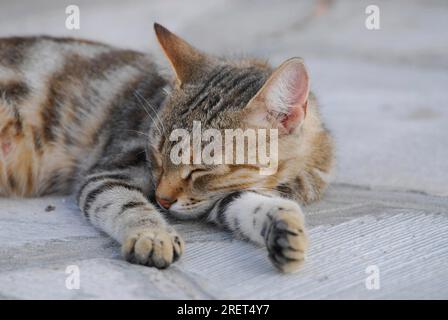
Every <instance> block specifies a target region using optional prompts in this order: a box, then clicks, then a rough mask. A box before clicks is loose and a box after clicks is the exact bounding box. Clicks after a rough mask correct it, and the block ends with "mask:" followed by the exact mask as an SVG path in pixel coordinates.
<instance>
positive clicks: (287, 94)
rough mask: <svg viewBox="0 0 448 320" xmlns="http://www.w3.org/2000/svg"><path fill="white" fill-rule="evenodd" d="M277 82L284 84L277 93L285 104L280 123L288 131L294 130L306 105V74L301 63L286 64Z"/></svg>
mask: <svg viewBox="0 0 448 320" xmlns="http://www.w3.org/2000/svg"><path fill="white" fill-rule="evenodd" d="M279 80H280V81H279V84H280V85H282V86H284V88H282V89H281V90H279V93H281V94H282V95H283V97H282V100H283V101H284V102H285V103H286V104H287V106H286V107H287V113H286V115H285V116H284V117H283V118H282V120H281V124H282V126H283V127H284V128H285V129H286V131H287V132H288V133H290V132H291V131H292V130H294V129H295V128H296V127H297V126H298V125H299V124H300V123H301V122H302V121H303V119H304V118H305V116H306V109H307V105H308V103H307V102H308V91H309V89H308V85H309V84H308V75H307V73H306V70H305V68H304V66H303V64H302V63H299V64H296V63H291V65H289V66H286V68H285V70H283V72H282V74H280V79H279Z"/></svg>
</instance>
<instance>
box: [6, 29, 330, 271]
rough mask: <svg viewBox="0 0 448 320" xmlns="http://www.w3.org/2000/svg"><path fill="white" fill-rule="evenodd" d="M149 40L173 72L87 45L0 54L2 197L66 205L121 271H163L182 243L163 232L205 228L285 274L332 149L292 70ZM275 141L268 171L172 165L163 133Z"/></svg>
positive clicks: (302, 73) (299, 249)
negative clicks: (106, 242)
mask: <svg viewBox="0 0 448 320" xmlns="http://www.w3.org/2000/svg"><path fill="white" fill-rule="evenodd" d="M154 29H155V33H156V36H157V39H158V41H159V44H160V46H161V48H162V49H163V52H164V55H165V56H166V58H167V59H168V61H169V63H170V65H171V67H172V69H173V71H174V77H173V79H169V77H167V76H162V75H161V73H160V72H159V71H158V69H157V66H156V65H155V64H154V62H153V61H152V58H151V57H150V56H149V55H147V54H143V53H139V52H135V51H131V50H122V49H117V48H113V47H111V46H108V45H105V44H101V43H96V42H92V41H87V40H78V39H71V38H55V37H49V36H37V37H10V38H4V39H1V40H0V196H3V197H5V196H19V197H36V196H45V195H49V194H73V195H75V197H76V201H77V203H78V204H79V207H80V210H81V212H82V214H83V215H84V217H85V218H86V219H87V220H89V221H90V222H91V223H92V224H93V225H94V226H95V227H97V228H99V229H100V230H102V231H104V232H106V233H107V234H108V235H110V236H111V237H113V238H114V239H115V240H116V241H118V242H119V243H120V244H121V248H122V249H121V250H122V254H123V257H124V258H125V259H126V260H127V261H129V262H132V263H136V264H142V265H147V266H154V267H156V268H160V269H162V268H166V267H168V266H169V265H170V264H172V263H173V262H175V261H177V260H178V259H179V257H180V256H181V255H182V253H183V251H184V241H183V239H182V238H181V236H180V235H179V234H178V233H177V232H176V231H175V230H174V229H173V227H171V226H170V225H169V224H168V223H167V222H166V219H165V218H164V215H166V214H172V215H174V216H175V217H177V218H179V219H190V218H191V219H204V220H205V221H208V222H211V223H214V224H216V225H217V226H220V227H222V228H224V229H227V230H229V231H231V232H233V233H234V234H235V235H237V236H239V237H242V238H245V239H247V240H249V241H252V242H254V243H257V244H260V245H262V246H265V247H266V248H267V252H268V257H269V259H270V261H271V262H272V264H273V265H274V266H275V267H276V268H277V269H279V270H280V271H283V272H292V271H295V270H297V269H298V268H299V266H300V265H301V264H302V263H303V261H304V258H305V254H306V250H307V246H308V240H307V232H306V230H305V221H304V215H303V212H302V209H301V205H303V204H308V203H310V202H312V201H315V200H317V199H319V198H320V197H321V195H322V193H323V192H324V190H325V187H326V186H327V184H328V182H329V176H330V174H331V172H332V168H333V163H334V156H333V142H332V138H331V136H330V134H329V132H328V130H327V129H326V128H325V126H324V125H323V123H322V121H321V118H320V115H319V111H318V106H317V101H316V98H315V96H314V95H313V94H312V93H311V92H310V89H309V76H308V73H307V70H306V68H305V65H304V62H303V60H302V59H300V58H292V59H289V60H287V61H285V62H284V63H282V64H281V65H280V66H279V67H277V68H272V67H271V66H270V65H269V64H268V63H267V62H265V61H261V60H258V59H247V58H244V59H238V58H234V59H228V58H224V57H216V56H212V55H209V54H206V53H204V52H202V51H200V50H198V49H196V48H195V47H193V46H192V45H190V44H189V43H187V42H186V41H185V40H183V39H181V38H180V37H179V36H177V35H175V34H174V33H172V32H170V31H169V30H168V29H166V28H165V27H163V26H161V25H159V24H157V23H156V24H154ZM193 121H201V123H202V125H203V127H204V128H216V129H218V130H224V129H226V128H266V129H277V130H278V157H279V159H278V169H277V172H276V173H275V174H273V175H260V174H259V172H258V168H257V166H256V165H244V164H240V165H232V164H221V165H202V164H192V165H183V164H181V165H174V164H173V163H172V162H171V160H170V148H171V147H172V145H173V142H172V141H170V140H169V135H170V132H171V131H172V130H174V129H175V128H187V129H191V125H192V122H193Z"/></svg>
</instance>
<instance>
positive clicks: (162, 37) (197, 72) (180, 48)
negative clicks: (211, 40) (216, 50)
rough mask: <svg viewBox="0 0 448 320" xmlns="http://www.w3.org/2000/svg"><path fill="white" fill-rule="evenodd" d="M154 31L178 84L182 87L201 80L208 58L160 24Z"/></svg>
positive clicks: (155, 25) (156, 24)
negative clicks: (184, 84)
mask: <svg viewBox="0 0 448 320" xmlns="http://www.w3.org/2000/svg"><path fill="white" fill-rule="evenodd" d="M154 31H155V33H156V37H157V40H158V41H159V43H160V46H161V47H162V49H163V52H164V53H165V56H166V57H167V59H168V61H169V62H170V64H171V66H172V67H173V70H174V72H175V74H176V79H177V83H178V84H179V85H181V84H183V83H187V82H192V81H194V80H196V79H198V78H200V76H201V73H202V70H203V66H204V65H205V64H206V63H207V56H206V55H205V54H204V53H202V52H201V51H199V50H197V49H196V48H194V47H193V46H192V45H190V44H189V43H187V42H186V41H185V40H183V39H181V38H180V37H179V36H177V35H175V34H174V33H172V32H171V31H169V30H168V29H167V28H165V27H163V26H161V25H160V24H158V23H154Z"/></svg>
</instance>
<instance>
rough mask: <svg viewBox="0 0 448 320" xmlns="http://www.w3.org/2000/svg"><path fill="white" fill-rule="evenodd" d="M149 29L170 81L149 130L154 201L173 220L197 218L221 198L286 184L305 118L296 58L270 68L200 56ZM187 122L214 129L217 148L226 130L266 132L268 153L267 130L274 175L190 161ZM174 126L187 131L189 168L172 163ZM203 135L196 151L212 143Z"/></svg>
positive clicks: (303, 78) (302, 75) (303, 74)
mask: <svg viewBox="0 0 448 320" xmlns="http://www.w3.org/2000/svg"><path fill="white" fill-rule="evenodd" d="M155 31H156V35H157V38H158V40H159V42H160V45H161V47H162V49H163V51H164V53H165V56H166V57H167V59H168V61H169V62H170V64H171V66H172V68H173V70H174V73H175V76H176V80H175V84H174V85H173V87H172V89H171V91H170V92H169V93H168V96H167V98H166V101H165V103H164V106H163V107H162V108H161V111H160V113H159V114H158V117H157V119H158V120H157V121H156V122H155V123H154V125H153V127H152V129H151V136H152V137H153V138H152V139H151V141H150V144H151V145H150V149H151V151H150V152H149V153H150V161H151V162H152V166H153V172H154V181H155V186H156V198H157V200H158V202H159V204H160V205H161V206H163V207H165V208H166V209H169V210H170V211H171V212H172V213H173V214H175V215H176V216H178V217H181V218H192V217H197V216H198V215H200V214H202V213H203V212H205V211H206V210H207V209H209V208H210V207H211V206H212V205H213V203H214V202H215V201H217V200H218V199H220V198H222V197H223V196H225V195H226V194H228V193H231V192H234V191H237V190H246V189H257V190H269V189H273V188H275V187H276V186H277V185H278V184H279V181H281V180H282V179H283V180H284V179H286V177H285V175H288V174H293V173H288V172H285V171H287V168H286V167H287V166H286V165H285V163H286V161H290V160H291V159H294V158H295V157H297V152H298V150H299V144H300V136H301V134H302V133H301V132H302V131H303V129H304V128H303V124H304V122H305V119H306V118H308V117H309V116H308V115H307V106H308V100H309V99H308V94H309V80H308V74H307V71H306V69H305V66H304V64H303V61H302V60H301V59H299V58H292V59H289V60H287V61H286V62H284V63H283V64H281V65H280V66H279V67H278V68H276V69H272V68H271V67H270V66H269V65H268V64H267V63H264V62H260V61H259V60H255V59H234V60H230V59H225V58H218V57H214V56H211V55H207V54H205V53H203V52H201V51H199V50H197V49H195V48H194V47H192V46H191V45H190V44H188V43H187V42H186V41H184V40H182V39H181V38H179V37H178V36H176V35H175V34H173V33H171V32H170V31H168V30H167V29H165V28H164V27H162V26H160V25H158V24H155ZM194 123H195V124H196V129H197V125H198V124H200V126H201V132H202V133H204V131H206V130H207V129H216V130H217V131H219V132H220V133H221V134H222V138H223V140H222V147H223V148H224V147H225V143H226V142H225V140H224V137H225V130H226V129H227V130H228V129H241V130H243V131H245V130H246V129H253V130H254V131H255V134H256V136H257V137H258V136H259V132H260V131H258V129H264V130H265V131H266V130H268V131H267V132H266V136H267V138H266V139H265V141H267V149H268V150H267V153H269V150H270V149H269V148H270V147H271V145H274V143H271V142H270V139H275V137H274V136H271V135H270V131H269V130H270V129H275V131H276V132H277V138H278V139H277V140H278V142H277V143H278V151H277V150H274V153H275V154H271V155H269V156H270V157H271V159H270V160H271V161H274V160H278V161H276V163H275V166H276V167H275V168H274V170H275V171H273V172H272V174H261V172H260V168H261V167H263V166H264V167H266V164H264V165H262V164H260V163H256V164H253V163H250V164H249V163H245V164H237V163H235V162H234V163H227V164H226V163H222V164H215V163H212V164H210V163H204V162H203V161H202V162H201V163H194V160H195V159H194V155H193V154H194V153H195V151H194V147H193V144H194V143H195V142H194V137H193V132H192V130H193V124H194ZM176 129H177V133H179V132H184V133H185V132H187V133H189V134H190V138H191V140H189V142H191V143H188V145H189V146H190V155H189V156H188V159H187V160H190V161H189V163H185V162H183V163H180V164H178V163H175V162H176V161H173V148H175V147H177V148H178V147H179V141H180V138H179V135H176V136H177V138H178V139H179V140H177V139H176V141H171V140H172V139H170V137H171V138H172V137H173V136H172V134H173V132H176V131H175V130H176ZM179 129H181V131H179ZM182 130H183V131H182ZM202 138H203V139H204V140H205V141H202V142H200V145H201V148H202V149H200V151H199V152H203V151H204V149H203V148H204V147H205V145H207V141H212V140H213V138H212V139H210V140H208V139H207V137H205V138H204V137H203V136H202ZM208 138H210V137H208ZM214 138H216V137H214ZM196 141H197V140H196ZM259 141H260V140H259ZM196 146H198V145H196ZM227 147H228V146H227ZM255 148H256V149H258V148H259V145H258V144H256V145H255ZM176 150H177V151H178V149H176ZM222 150H223V151H222V152H223V154H224V152H225V150H224V149H222ZM245 151H246V153H247V152H248V149H247V145H246V147H245ZM257 151H258V150H256V152H257ZM181 153H182V152H181ZM236 153H237V152H235V153H234V155H233V156H234V158H235V157H236ZM211 154H212V155H215V154H214V153H213V152H212V153H211ZM196 155H197V154H196ZM274 157H277V159H274ZM223 159H224V158H223ZM297 161H300V160H297ZM177 162H178V161H177ZM196 162H198V157H197V158H196ZM223 162H225V161H223ZM246 162H247V161H246ZM272 164H273V162H272V163H271V165H272ZM290 167H291V166H290ZM292 167H294V166H292ZM291 170H294V168H291Z"/></svg>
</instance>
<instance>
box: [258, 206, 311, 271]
mask: <svg viewBox="0 0 448 320" xmlns="http://www.w3.org/2000/svg"><path fill="white" fill-rule="evenodd" d="M264 237H265V242H266V247H267V249H268V253H269V259H270V260H271V262H272V264H273V265H274V266H275V267H276V268H277V269H279V270H280V271H282V272H293V271H295V270H297V269H298V268H299V267H300V266H301V264H302V263H303V262H304V260H305V252H306V249H307V247H308V239H307V236H306V233H305V226H304V223H303V219H302V217H301V215H298V214H297V212H294V211H289V210H288V209H286V208H280V209H279V211H277V212H276V213H275V214H273V215H272V216H271V220H270V222H268V225H267V228H266V230H265V232H264Z"/></svg>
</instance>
